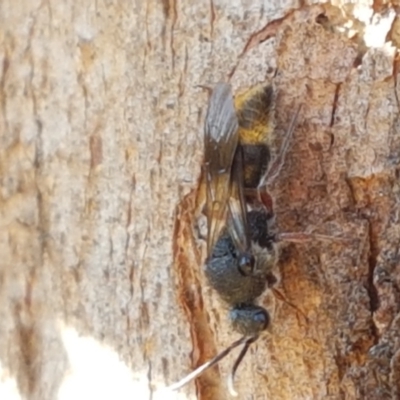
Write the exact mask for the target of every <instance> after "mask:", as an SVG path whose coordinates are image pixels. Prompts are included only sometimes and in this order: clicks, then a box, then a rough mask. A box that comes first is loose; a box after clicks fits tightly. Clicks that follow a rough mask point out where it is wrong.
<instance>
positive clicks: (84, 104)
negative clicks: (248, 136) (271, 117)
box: [0, 0, 400, 400]
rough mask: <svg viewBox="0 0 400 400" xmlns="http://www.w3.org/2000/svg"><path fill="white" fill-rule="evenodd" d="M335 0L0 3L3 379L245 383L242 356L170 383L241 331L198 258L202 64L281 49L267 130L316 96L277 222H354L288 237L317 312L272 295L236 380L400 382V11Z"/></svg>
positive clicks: (36, 391)
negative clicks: (303, 238)
mask: <svg viewBox="0 0 400 400" xmlns="http://www.w3.org/2000/svg"><path fill="white" fill-rule="evenodd" d="M358 3H359V4H361V2H358ZM382 3H383V2H382ZM340 5H341V2H336V7H331V6H321V5H314V6H306V5H304V4H302V2H289V1H288V2H282V1H261V0H259V1H250V0H243V1H241V2H231V1H228V0H226V1H225V0H221V1H210V2H208V1H203V2H192V1H181V2H174V1H172V0H171V1H167V0H165V1H160V2H152V1H136V2H134V3H133V2H132V3H131V2H119V3H114V4H113V3H111V2H91V1H84V2H78V3H76V2H72V1H63V2H61V1H53V2H51V1H50V2H33V1H19V2H15V1H3V2H2V4H1V5H0V18H1V24H0V41H1V44H2V45H1V47H0V59H1V62H0V65H1V66H2V67H1V69H0V100H1V103H0V104H1V112H0V124H1V125H0V126H1V128H0V177H1V193H0V211H1V212H0V296H1V297H0V378H1V383H0V398H2V399H3V398H4V399H8V398H10V399H12V398H23V399H43V400H47V399H57V398H60V399H63V400H64V399H79V398H82V399H83V398H85V399H88V398H96V399H102V398H104V399H106V398H107V399H108V398H114V397H115V398H118V399H147V398H151V397H152V396H153V398H161V399H166V398H180V399H185V398H188V399H189V398H190V399H194V398H199V399H224V398H229V396H228V394H227V392H226V385H225V377H226V375H227V373H228V372H229V369H230V366H231V365H232V363H233V360H234V358H233V356H232V357H228V358H227V359H225V360H224V361H223V362H222V363H221V365H220V369H219V372H220V373H218V371H217V370H215V371H214V372H211V373H209V374H207V375H205V376H204V377H203V378H202V379H200V380H198V381H197V395H196V386H195V384H193V383H192V384H191V385H189V386H188V387H187V388H184V389H182V390H181V391H180V392H178V393H173V394H166V393H165V392H160V390H162V389H163V387H164V386H165V385H167V384H171V383H173V382H174V381H176V380H178V379H179V378H181V377H182V376H184V375H185V374H187V373H188V372H189V371H190V370H191V369H193V368H194V367H195V366H197V365H199V363H201V362H203V361H205V360H206V359H208V358H209V357H212V356H213V355H214V354H215V352H217V351H220V350H221V349H223V348H224V347H225V346H227V345H228V344H230V343H231V342H232V341H233V340H236V339H237V334H235V333H234V332H232V330H230V329H229V324H228V322H227V320H226V315H227V313H226V311H227V310H226V307H225V306H224V305H223V304H222V303H221V301H220V300H219V299H218V296H217V295H216V294H215V293H213V292H212V291H211V289H210V288H209V287H208V286H207V285H206V283H205V281H204V277H203V275H202V271H201V263H202V260H203V259H204V241H203V240H202V239H201V238H199V234H198V230H197V225H198V224H199V222H198V218H199V214H200V210H199V209H198V204H197V203H196V190H197V187H198V178H199V174H200V168H201V162H202V132H203V130H202V126H203V118H204V113H205V109H206V105H207V93H206V92H205V91H203V90H201V89H200V88H198V87H197V85H212V84H214V83H215V82H217V81H219V80H226V79H227V76H228V75H229V74H230V72H231V71H234V74H233V76H232V78H231V82H232V83H233V85H234V88H235V90H237V89H238V88H246V87H249V86H251V85H252V84H254V83H256V82H260V81H264V80H266V79H272V75H274V72H275V71H276V69H277V70H278V73H277V75H276V77H275V78H274V79H273V83H274V87H275V91H276V132H275V133H276V135H275V136H274V138H275V139H276V140H275V139H272V141H271V146H272V148H277V146H275V142H276V143H279V141H280V138H281V137H282V135H283V134H284V132H285V129H286V128H287V126H288V124H289V122H290V118H291V116H292V115H293V113H294V112H295V109H296V107H297V106H298V105H299V104H302V109H301V113H300V118H299V121H298V125H297V129H296V131H295V133H294V139H293V143H292V146H291V148H290V151H289V154H288V156H287V158H286V162H285V165H284V167H283V169H282V171H281V174H280V176H279V178H278V179H277V180H276V181H275V183H274V185H273V187H271V193H272V195H273V197H274V199H275V211H276V219H277V224H278V226H279V227H280V229H281V230H282V231H301V230H303V231H315V232H318V233H324V234H328V235H336V236H341V237H346V238H348V241H327V242H312V243H307V244H301V245H298V244H297V245H293V244H292V245H289V246H285V248H284V249H283V250H282V255H281V259H280V262H279V264H278V265H277V271H276V273H277V275H278V276H279V278H280V279H279V284H278V287H279V289H280V290H281V291H282V292H284V293H285V295H286V296H287V298H288V300H289V301H290V302H292V303H294V304H295V305H296V306H297V307H298V308H300V309H301V310H302V311H303V312H304V313H305V315H306V316H307V318H308V319H307V320H305V319H304V318H302V317H301V316H299V315H297V314H296V312H295V311H294V310H293V309H292V308H290V307H288V306H287V305H286V304H285V303H282V302H280V301H279V300H277V299H274V298H273V297H272V296H271V295H270V294H268V293H267V294H266V296H265V297H264V298H262V299H260V304H263V305H265V306H266V307H268V308H269V310H271V313H272V316H273V321H272V328H271V331H270V332H269V333H268V335H266V336H265V337H264V338H263V339H261V340H260V341H258V342H257V343H256V344H255V345H254V346H253V347H252V350H251V351H250V352H249V354H248V355H247V357H246V358H245V360H244V362H243V364H242V365H241V367H240V369H239V372H238V376H237V379H236V386H237V389H238V391H239V393H240V395H239V398H243V399H264V398H265V399H267V398H268V399H274V400H275V399H341V398H344V399H383V398H388V399H389V398H393V399H396V398H398V396H399V392H400V385H399V370H400V366H399V365H400V361H399V354H400V352H399V334H398V331H399V318H400V317H399V296H400V292H399V287H400V261H399V260H400V256H399V237H400V220H399V206H400V190H399V189H400V188H399V184H398V176H399V169H398V165H399V157H400V139H399V135H400V131H399V111H398V110H399V109H398V92H399V89H398V84H397V76H398V75H397V69H398V67H397V60H396V58H395V56H396V49H395V48H394V47H393V46H390V44H389V43H386V44H384V42H385V36H386V33H387V32H388V30H389V28H390V26H391V24H392V21H393V18H394V11H393V9H392V8H391V7H392V6H391V5H390V4H389V5H387V9H384V7H382V9H378V6H376V11H377V12H379V13H381V15H382V16H381V17H378V16H376V17H374V18H370V19H369V20H368V18H369V17H370V16H365V14H362V13H361V14H360V12H359V11H360V8H359V7H358V8H357V7H355V6H354V5H353V6H351V5H347V6H346V7H341V6H340ZM363 10H364V11H367V10H368V7H367V6H365V8H364V9H363ZM322 15H324V16H325V17H322ZM354 15H357V17H358V18H360V19H364V21H369V22H370V26H368V28H367V29H366V28H365V25H364V23H363V21H361V20H356V19H355V17H354ZM349 21H350V22H352V24H349ZM371 21H372V22H371ZM385 24H386V25H385ZM264 27H267V28H266V29H265V30H263V28H264ZM393 27H394V28H393V32H392V38H393V40H394V42H395V43H396V38H397V32H396V29H398V28H397V22H396V24H393ZM381 28H382V29H381ZM257 32H258V33H259V34H258V35H254V34H255V33H257ZM366 32H367V33H368V32H370V34H369V35H370V36H368V38H372V39H374V40H375V43H376V44H375V46H376V47H374V48H372V47H370V42H368V43H367V45H364V43H363V41H362V39H363V37H364V36H363V35H364V34H365V33H366ZM252 35H253V36H252ZM251 37H253V40H250V39H251ZM262 38H268V39H267V40H266V41H263V42H261V41H260V40H261V39H262ZM372 39H371V40H372ZM379 40H380V41H379ZM248 44H250V45H248ZM247 45H248V46H247ZM245 49H246V51H244V50H245ZM200 219H201V217H200ZM12 396H15V397H12Z"/></svg>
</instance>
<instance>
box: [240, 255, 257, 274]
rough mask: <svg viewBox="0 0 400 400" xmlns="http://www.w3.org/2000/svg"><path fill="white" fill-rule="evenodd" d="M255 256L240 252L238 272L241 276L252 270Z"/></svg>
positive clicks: (250, 272)
mask: <svg viewBox="0 0 400 400" xmlns="http://www.w3.org/2000/svg"><path fill="white" fill-rule="evenodd" d="M254 264H255V258H254V256H253V255H252V254H249V253H242V254H241V255H240V257H239V272H240V273H241V274H242V275H243V276H249V275H251V274H252V273H253V271H254Z"/></svg>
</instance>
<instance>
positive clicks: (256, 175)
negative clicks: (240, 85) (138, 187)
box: [170, 83, 277, 395]
mask: <svg viewBox="0 0 400 400" xmlns="http://www.w3.org/2000/svg"><path fill="white" fill-rule="evenodd" d="M271 101H272V88H271V87H270V86H266V87H259V88H256V89H255V90H254V91H252V92H251V93H250V98H249V100H246V97H242V96H238V97H237V98H236V100H235V101H234V99H233V95H232V90H231V87H230V85H228V84H226V83H219V84H217V85H216V87H215V88H214V90H213V92H212V94H211V97H210V101H209V105H208V109H207V115H206V119H205V133H204V167H203V177H204V179H205V181H206V215H207V227H208V234H207V259H206V262H205V266H204V272H205V275H206V277H207V279H208V282H209V283H210V285H211V286H212V287H213V288H214V289H215V290H216V291H217V292H218V294H219V296H220V297H221V298H222V299H223V300H225V301H226V302H227V303H228V304H229V305H230V306H231V310H230V312H229V317H230V320H231V323H232V327H233V329H234V330H235V331H237V332H239V333H241V334H242V335H243V337H242V338H241V339H240V340H238V341H236V342H234V343H232V344H231V345H230V346H229V347H228V348H227V349H225V350H224V351H223V352H221V353H220V354H218V355H217V356H216V357H215V358H214V359H212V360H211V361H209V362H207V363H206V364H204V365H202V366H201V367H199V368H198V369H197V370H195V371H193V372H192V373H191V374H189V375H188V376H187V377H186V378H184V379H183V380H181V381H180V382H178V383H176V384H174V385H172V386H171V387H170V389H175V390H176V389H178V388H180V387H182V386H183V385H185V384H186V383H188V382H189V381H191V380H192V379H194V378H196V377H197V376H199V375H200V374H201V373H202V372H203V371H204V370H206V369H207V368H210V367H211V366H213V365H215V364H216V363H217V362H219V361H220V360H221V359H222V358H224V357H225V356H226V355H227V354H228V353H229V352H230V351H231V350H232V349H234V348H235V347H237V346H239V345H242V344H243V349H242V351H241V352H240V354H239V356H238V358H237V360H236V362H235V364H234V366H233V368H232V372H231V374H230V376H229V379H228V387H229V391H230V392H231V394H233V395H235V394H236V392H235V390H234V388H233V378H234V375H235V373H236V369H237V368H238V366H239V364H240V362H241V360H242V359H243V357H244V356H245V354H246V352H247V350H248V348H249V346H250V345H251V343H253V342H254V341H255V340H257V338H258V337H259V334H260V333H261V332H262V331H264V330H265V329H267V327H268V326H269V323H270V316H269V313H268V311H267V310H266V309H264V308H263V307H260V306H258V305H256V304H254V302H255V300H256V299H257V297H259V296H260V295H261V294H262V293H263V292H264V290H265V289H266V286H267V283H268V279H267V275H268V273H269V272H270V270H271V268H272V266H273V265H274V264H275V260H276V258H277V250H276V246H275V243H276V238H275V233H274V232H273V214H272V213H268V212H267V211H266V210H251V211H248V210H247V205H246V200H245V189H246V187H247V188H254V187H257V186H258V184H259V182H261V181H262V179H263V176H264V175H265V173H266V171H267V169H268V164H269V160H270V153H269V148H268V141H267V140H265V139H266V134H267V133H268V129H269V126H267V129H265V128H264V127H263V126H264V125H265V122H267V120H266V116H268V115H269V112H270V109H271V107H270V103H271ZM260 105H262V106H263V107H262V109H261V107H260ZM264 106H265V107H264ZM252 133H253V134H252Z"/></svg>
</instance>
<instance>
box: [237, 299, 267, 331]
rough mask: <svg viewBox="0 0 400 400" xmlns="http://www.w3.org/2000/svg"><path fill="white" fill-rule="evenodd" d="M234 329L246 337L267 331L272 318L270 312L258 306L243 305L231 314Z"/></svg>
mask: <svg viewBox="0 0 400 400" xmlns="http://www.w3.org/2000/svg"><path fill="white" fill-rule="evenodd" d="M230 319H231V321H232V324H233V328H234V329H235V330H236V331H237V332H240V333H242V334H244V335H255V334H258V333H260V332H262V331H264V330H265V329H267V327H268V325H269V322H270V316H269V314H268V311H267V310H265V309H264V308H262V307H260V306H256V305H242V306H239V307H235V308H233V309H232V310H231V312H230Z"/></svg>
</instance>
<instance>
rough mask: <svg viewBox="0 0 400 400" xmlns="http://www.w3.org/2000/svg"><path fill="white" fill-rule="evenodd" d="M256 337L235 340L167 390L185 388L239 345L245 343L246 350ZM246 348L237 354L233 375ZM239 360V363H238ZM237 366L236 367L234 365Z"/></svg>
mask: <svg viewBox="0 0 400 400" xmlns="http://www.w3.org/2000/svg"><path fill="white" fill-rule="evenodd" d="M256 338H257V337H255V336H252V337H251V338H249V337H248V336H243V337H242V338H240V339H239V340H236V341H235V342H233V343H232V344H231V345H230V346H228V347H227V348H226V349H225V350H223V351H221V353H219V354H217V355H216V356H215V357H214V358H212V359H211V360H209V361H207V362H206V363H204V364H203V365H200V367H198V368H197V369H195V370H194V371H193V372H191V373H190V374H188V375H186V376H185V377H184V378H182V379H181V380H180V381H178V382H176V383H174V384H172V385H170V386H169V387H168V389H169V390H178V389H180V388H181V387H183V386H185V385H186V384H188V383H189V382H191V381H192V380H193V379H196V378H197V377H198V376H200V375H201V374H202V373H203V372H204V371H206V370H207V369H209V368H211V367H212V366H214V365H215V364H218V363H219V362H220V361H221V360H222V359H223V358H225V357H226V356H227V355H228V354H229V353H230V352H231V351H232V350H233V349H234V348H236V347H238V346H240V345H241V344H243V343H245V346H244V348H245V347H246V346H247V348H248V347H249V345H250V344H251V343H253V341H254V340H256ZM247 348H246V351H245V352H244V354H243V355H242V353H243V349H242V351H241V353H240V354H239V357H238V358H237V360H236V362H235V365H234V366H233V369H232V372H233V374H234V373H235V372H236V369H237V367H238V365H239V363H240V361H241V360H242V358H243V357H244V355H245V354H246V352H247ZM238 360H239V362H238ZM236 364H237V365H236Z"/></svg>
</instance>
